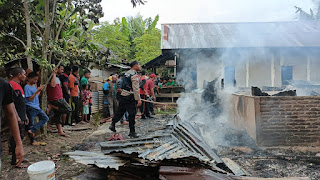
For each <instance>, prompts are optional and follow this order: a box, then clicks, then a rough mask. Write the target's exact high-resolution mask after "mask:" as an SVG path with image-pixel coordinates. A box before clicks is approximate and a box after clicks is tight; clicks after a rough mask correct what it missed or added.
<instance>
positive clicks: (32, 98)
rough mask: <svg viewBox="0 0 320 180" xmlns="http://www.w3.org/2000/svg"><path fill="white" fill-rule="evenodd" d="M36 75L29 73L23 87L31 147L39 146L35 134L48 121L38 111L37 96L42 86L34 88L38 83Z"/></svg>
mask: <svg viewBox="0 0 320 180" xmlns="http://www.w3.org/2000/svg"><path fill="white" fill-rule="evenodd" d="M38 78H39V77H38V74H37V73H36V72H31V73H29V74H28V84H27V85H26V86H25V87H24V93H25V100H26V105H27V106H26V107H27V116H28V118H29V127H28V128H29V130H28V134H29V137H30V141H31V144H32V145H35V146H39V145H40V143H38V142H36V141H35V138H34V136H35V134H34V133H35V132H36V131H37V130H39V129H40V128H41V127H42V126H44V125H45V124H46V123H47V122H48V121H49V118H48V116H47V115H46V114H45V113H44V112H43V111H42V110H41V109H40V104H39V94H40V93H41V92H42V90H43V89H44V86H43V85H42V86H40V87H38V88H37V87H36V85H37V82H38ZM37 116H38V117H39V122H38V123H37V124H34V120H35V118H36V117H37Z"/></svg>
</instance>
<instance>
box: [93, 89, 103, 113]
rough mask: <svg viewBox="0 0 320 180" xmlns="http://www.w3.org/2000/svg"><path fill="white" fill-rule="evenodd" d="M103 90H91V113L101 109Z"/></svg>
mask: <svg viewBox="0 0 320 180" xmlns="http://www.w3.org/2000/svg"><path fill="white" fill-rule="evenodd" d="M103 95H104V94H103V91H94V92H92V106H91V111H92V113H97V112H99V111H101V110H103V103H104V102H103Z"/></svg>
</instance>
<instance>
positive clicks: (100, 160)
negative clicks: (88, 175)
mask: <svg viewBox="0 0 320 180" xmlns="http://www.w3.org/2000/svg"><path fill="white" fill-rule="evenodd" d="M65 155H68V156H70V158H72V159H74V160H75V161H76V162H78V163H81V164H85V165H96V166H98V167H99V168H108V167H109V168H114V169H116V170H118V169H119V167H120V166H123V165H124V164H125V163H126V162H127V161H126V160H123V159H121V158H119V157H116V156H112V155H104V154H103V153H98V152H87V151H74V152H68V153H65Z"/></svg>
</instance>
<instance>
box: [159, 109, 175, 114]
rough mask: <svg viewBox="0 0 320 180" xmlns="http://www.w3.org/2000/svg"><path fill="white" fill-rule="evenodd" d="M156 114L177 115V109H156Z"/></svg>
mask: <svg viewBox="0 0 320 180" xmlns="http://www.w3.org/2000/svg"><path fill="white" fill-rule="evenodd" d="M156 114H164V115H166V114H177V109H176V108H168V109H166V110H163V109H157V111H156Z"/></svg>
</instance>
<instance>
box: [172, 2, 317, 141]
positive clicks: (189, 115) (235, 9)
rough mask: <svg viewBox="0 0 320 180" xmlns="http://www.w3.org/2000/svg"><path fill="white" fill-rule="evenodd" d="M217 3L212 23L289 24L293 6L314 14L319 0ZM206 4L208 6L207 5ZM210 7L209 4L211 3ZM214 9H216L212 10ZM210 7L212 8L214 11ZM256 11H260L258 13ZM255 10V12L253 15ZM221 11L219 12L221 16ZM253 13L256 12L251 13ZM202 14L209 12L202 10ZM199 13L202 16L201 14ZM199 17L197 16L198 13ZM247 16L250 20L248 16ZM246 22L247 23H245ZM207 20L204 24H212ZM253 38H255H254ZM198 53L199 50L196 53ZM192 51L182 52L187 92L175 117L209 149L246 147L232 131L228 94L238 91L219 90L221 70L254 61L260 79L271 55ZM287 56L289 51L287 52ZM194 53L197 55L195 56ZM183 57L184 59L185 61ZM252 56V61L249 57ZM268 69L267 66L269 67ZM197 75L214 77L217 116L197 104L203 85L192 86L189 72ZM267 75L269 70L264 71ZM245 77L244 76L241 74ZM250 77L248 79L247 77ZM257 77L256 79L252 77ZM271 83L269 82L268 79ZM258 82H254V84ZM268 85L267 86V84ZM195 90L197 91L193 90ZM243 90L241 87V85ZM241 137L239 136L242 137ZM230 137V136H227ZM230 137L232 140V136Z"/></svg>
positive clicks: (182, 80) (182, 77) (252, 35)
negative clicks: (196, 132)
mask: <svg viewBox="0 0 320 180" xmlns="http://www.w3.org/2000/svg"><path fill="white" fill-rule="evenodd" d="M217 2H218V1H211V3H214V4H215V3H217ZM219 3H221V4H218V3H217V4H216V5H218V7H220V8H218V9H220V11H219V12H221V14H218V15H217V14H216V18H213V19H214V21H219V17H222V15H223V14H224V15H226V14H228V16H223V17H224V18H221V19H220V20H221V21H255V22H257V21H271V22H272V21H292V20H296V18H297V14H295V9H294V6H298V7H301V8H302V9H303V10H304V11H306V12H309V9H310V8H312V9H313V10H314V12H317V7H318V3H320V0H303V1H299V0H288V1H280V0H269V1H256V0H244V1H231V0H225V1H223V2H222V1H221V2H220V1H219ZM209 4H210V3H209ZM211 5H212V4H211ZM211 5H208V4H206V6H207V7H208V8H211V7H213V5H212V6H211ZM214 8H217V7H214ZM214 8H213V9H214ZM259 9H260V10H259ZM272 9H278V11H273V10H272ZM257 10H259V13H258V12H256V11H257ZM222 12H223V13H222ZM253 12H256V13H254V14H255V15H254V14H252V13H253ZM203 13H204V14H206V13H208V14H210V13H209V12H207V11H203ZM203 13H202V14H203ZM200 14H201V13H200ZM249 14H250V15H251V16H250V18H249V16H248V15H249ZM246 19H247V20H246ZM212 21H213V20H211V21H208V22H212ZM236 33H237V35H240V36H241V37H244V38H246V36H248V37H247V38H249V39H253V40H259V37H258V35H259V33H257V31H256V30H252V29H246V30H245V32H236ZM255 36H257V38H255ZM256 43H260V44H261V47H264V46H263V45H264V43H265V41H264V40H263V39H260V40H259V41H258V42H257V41H255V44H256ZM199 51H200V50H199ZM199 51H196V50H191V51H189V52H187V53H185V52H183V53H182V54H181V56H183V57H184V58H183V59H182V60H181V61H183V62H181V65H182V66H183V67H184V68H183V69H182V70H181V71H180V72H179V74H178V76H177V79H178V81H179V82H180V83H182V84H184V85H185V86H186V91H187V92H188V93H186V94H184V95H183V96H182V97H181V98H179V100H178V102H177V103H178V112H179V117H180V118H181V119H182V120H185V121H188V122H190V123H192V124H193V125H194V126H195V127H196V128H198V129H199V130H200V132H201V135H202V136H203V138H204V139H205V140H206V141H207V143H208V144H209V145H210V146H211V147H217V146H219V145H224V146H228V145H232V144H237V143H241V142H239V141H245V142H243V144H250V143H252V142H251V139H250V138H249V136H246V135H243V134H240V137H239V136H238V135H239V134H237V133H238V132H239V131H238V132H237V131H236V130H235V129H233V122H232V121H233V111H232V110H233V107H232V106H233V102H232V94H233V93H234V92H236V91H238V89H237V88H234V87H227V88H225V89H224V90H221V86H220V83H221V79H223V78H224V75H223V74H224V67H225V65H228V63H230V64H233V65H236V66H237V67H236V68H246V67H245V66H246V65H245V62H246V59H256V62H253V63H258V64H260V68H261V69H258V71H261V76H263V71H264V70H265V69H266V67H267V66H261V64H263V63H269V64H270V57H269V56H268V55H269V54H271V53H270V52H269V50H266V49H261V50H259V51H255V52H252V53H251V52H250V51H241V50H239V51H237V53H238V55H236V56H235V54H234V50H233V49H231V50H230V49H225V50H221V51H217V52H214V53H212V54H206V55H201V54H205V53H203V52H199ZM288 53H290V52H288ZM195 54H197V56H195ZM186 57H187V58H186ZM252 57H254V58H252ZM270 68H271V67H270ZM195 70H196V71H197V72H199V71H200V72H206V73H201V76H204V77H202V79H205V80H207V81H212V80H214V79H215V78H218V81H217V86H216V87H217V88H218V90H219V91H218V92H217V95H218V99H220V100H221V101H220V104H221V108H222V112H221V114H219V115H217V116H216V115H215V113H212V111H213V110H214V109H213V108H215V107H214V106H212V104H210V103H201V100H200V99H201V94H202V92H203V90H202V89H201V88H202V86H203V82H201V81H200V82H199V81H198V82H197V85H195V84H192V82H193V77H192V73H191V72H193V71H195ZM268 73H270V70H268ZM242 76H245V75H242ZM250 78H251V77H250ZM252 78H259V77H252ZM198 79H199V78H198ZM241 81H242V82H237V83H239V84H246V82H244V81H245V80H241ZM270 81H271V80H270ZM257 82H258V81H257ZM268 83H269V82H264V81H261V82H258V84H250V85H249V86H251V85H253V86H254V85H256V86H261V85H264V84H268ZM269 84H270V83H269ZM195 87H198V88H200V89H197V90H194V89H195ZM243 87H244V86H243ZM242 135H243V136H242ZM230 136H231V137H230ZM232 136H233V137H232Z"/></svg>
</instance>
